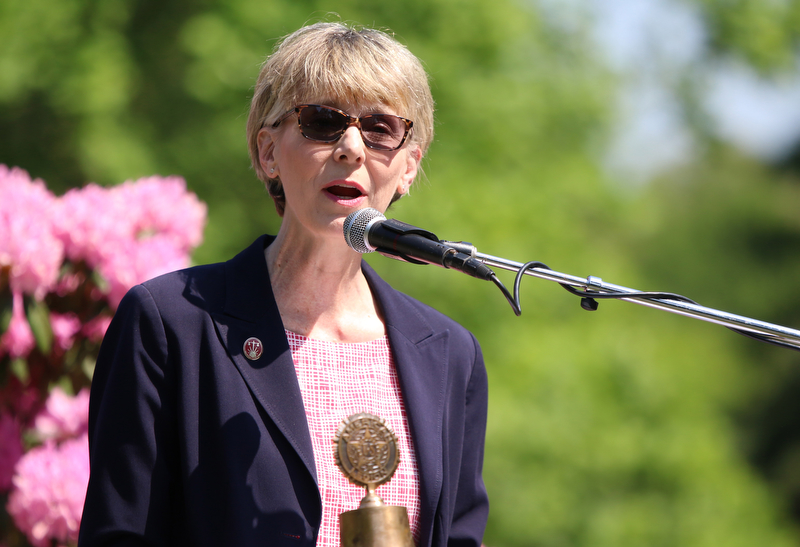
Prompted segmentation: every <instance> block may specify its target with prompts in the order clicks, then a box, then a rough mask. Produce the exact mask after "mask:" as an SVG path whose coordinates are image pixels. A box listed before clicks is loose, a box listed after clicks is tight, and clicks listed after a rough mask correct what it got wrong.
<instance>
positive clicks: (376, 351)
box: [286, 331, 420, 547]
mask: <svg viewBox="0 0 800 547" xmlns="http://www.w3.org/2000/svg"><path fill="white" fill-rule="evenodd" d="M286 336H287V337H288V339H289V347H290V348H291V350H292V358H293V359H294V365H295V370H296V371H297V379H298V380H299V382H300V391H301V393H302V394H303V404H304V405H305V409H306V418H307V419H308V429H309V431H310V432H311V442H312V444H313V447H314V462H315V463H316V466H317V477H318V479H319V488H320V493H321V495H322V524H321V526H320V530H319V536H318V538H317V546H318V547H339V545H340V543H339V514H340V513H342V512H344V511H350V510H353V509H358V505H359V503H360V502H361V498H363V497H364V494H365V492H364V489H363V488H360V487H358V486H355V485H354V484H352V483H350V482H349V481H348V480H347V479H346V478H345V476H344V475H342V473H341V471H339V468H338V467H337V466H336V460H335V457H334V444H333V439H334V437H335V436H336V431H337V429H338V428H339V424H341V422H342V420H343V419H344V418H346V417H348V416H351V415H353V414H357V413H359V412H369V413H370V414H375V415H376V416H380V417H381V418H383V419H384V420H385V421H386V425H387V426H389V428H390V429H391V430H392V431H394V434H395V435H396V436H397V441H398V448H399V452H400V464H399V466H398V468H397V471H396V472H395V474H394V476H393V477H392V480H391V481H389V482H388V483H386V484H384V485H382V486H379V487H378V488H377V490H376V493H377V494H378V495H379V496H380V497H381V498H383V501H384V503H386V505H402V506H405V507H406V508H407V509H408V519H409V523H410V525H411V534H412V536H413V537H414V541H415V543H418V542H419V511H420V500H419V471H418V469H417V460H416V457H415V456H414V449H413V448H414V447H413V444H412V441H411V432H410V431H409V428H408V420H407V418H406V411H405V407H404V405H403V399H402V396H401V393H400V384H399V383H398V380H397V371H396V370H395V367H394V361H393V359H392V354H391V351H390V349H389V339H388V338H387V337H386V336H383V337H382V338H378V339H377V340H371V341H369V342H361V343H356V344H342V343H336V342H326V341H322V340H315V339H312V338H307V337H305V336H301V335H299V334H295V333H293V332H290V331H286Z"/></svg>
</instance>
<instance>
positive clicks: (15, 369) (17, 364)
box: [10, 357, 30, 385]
mask: <svg viewBox="0 0 800 547" xmlns="http://www.w3.org/2000/svg"><path fill="white" fill-rule="evenodd" d="M10 368H11V373H12V374H13V375H14V376H16V377H17V379H18V380H19V381H20V382H22V383H23V385H24V384H27V383H28V380H29V379H30V374H29V373H28V362H27V361H26V360H25V359H23V358H22V357H17V358H16V359H12V361H11V367H10Z"/></svg>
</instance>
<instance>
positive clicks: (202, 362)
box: [79, 236, 488, 547]
mask: <svg viewBox="0 0 800 547" xmlns="http://www.w3.org/2000/svg"><path fill="white" fill-rule="evenodd" d="M271 241H272V238H270V237H268V236H262V237H261V238H259V239H258V240H256V242H255V243H253V244H252V245H251V246H250V247H249V248H247V249H246V250H244V251H243V252H242V253H240V254H239V255H237V256H236V257H234V258H233V259H232V260H230V261H228V262H225V263H221V264H213V265H208V266H198V267H195V268H190V269H187V270H183V271H180V272H175V273H171V274H167V275H165V276H162V277H159V278H156V279H154V280H151V281H148V282H146V283H144V284H143V285H139V286H137V287H134V288H133V289H132V290H131V291H130V292H129V293H128V295H127V296H126V297H125V298H124V299H123V301H122V303H121V304H120V307H119V309H118V311H117V313H116V315H115V317H114V320H113V321H112V323H111V326H110V327H109V330H108V333H107V334H106V337H105V339H104V341H103V345H102V348H101V351H100V356H99V358H98V361H97V368H96V370H95V375H94V379H93V384H92V391H91V403H90V410H89V438H90V441H89V442H90V453H91V477H90V479H89V488H88V492H87V497H86V504H85V507H84V513H83V520H82V523H81V531H80V541H79V545H80V546H81V547H92V546H98V545H152V546H176V545H192V546H206V545H207V546H209V547H211V546H213V547H221V546H228V545H231V546H238V547H246V546H259V547H261V546H275V545H287V546H293V547H300V546H312V545H314V544H315V541H316V535H317V531H318V529H319V523H320V519H321V515H322V506H321V501H320V494H319V489H318V487H317V483H316V480H317V478H316V477H317V474H316V469H315V465H314V455H313V453H312V448H311V438H310V435H309V432H308V425H307V423H306V418H305V412H304V409H303V400H302V397H301V394H300V388H299V385H298V381H297V376H296V374H295V370H294V364H293V362H292V356H291V351H290V350H289V344H288V342H287V340H286V335H285V332H284V327H283V324H282V322H281V319H280V315H279V313H278V308H277V305H276V303H275V299H274V297H273V294H272V289H271V287H270V284H269V273H268V271H267V266H266V261H265V259H264V253H263V250H264V248H265V247H266V246H267V245H269V243H270V242H271ZM363 271H364V274H365V275H366V277H367V280H368V282H369V284H370V287H371V289H372V291H373V294H374V295H375V296H376V300H377V302H378V304H379V306H380V309H381V311H382V313H383V316H384V318H385V321H386V328H387V332H388V336H389V342H390V346H391V350H392V354H393V356H394V361H395V365H396V367H397V374H398V377H399V381H400V386H401V389H402V393H403V398H404V402H405V406H406V410H407V413H408V419H409V425H410V430H411V434H412V436H413V440H414V447H415V451H416V455H417V462H418V466H419V471H420V482H421V484H420V495H421V503H422V507H421V514H420V529H421V540H420V544H421V545H420V547H422V546H430V545H434V546H442V545H453V546H456V545H459V546H461V545H463V546H465V547H466V546H477V545H479V544H480V542H481V540H482V536H483V531H484V527H485V524H486V519H487V516H488V501H487V496H486V490H485V488H484V484H483V479H482V477H481V468H482V464H483V447H484V435H485V429H486V407H487V383H486V370H485V368H484V364H483V358H482V355H481V352H480V347H479V346H478V343H477V341H476V340H475V338H474V337H473V336H472V334H470V333H469V332H468V331H467V330H465V329H464V328H463V327H461V326H459V325H458V324H457V323H455V322H454V321H452V320H451V319H449V318H447V317H445V316H444V315H442V314H441V313H439V312H437V311H435V310H433V309H432V308H430V307H428V306H426V305H424V304H421V303H420V302H418V301H416V300H414V299H412V298H410V297H408V296H406V295H404V294H401V293H399V292H397V291H395V290H394V289H392V288H391V287H390V286H389V285H388V284H386V283H385V282H384V281H383V280H381V279H380V278H379V277H378V276H377V274H375V272H374V271H373V270H372V269H371V268H370V267H369V266H367V265H366V263H364V265H363ZM251 336H254V337H257V338H259V339H260V340H261V341H262V342H263V345H264V353H263V355H262V356H261V358H260V359H258V360H256V361H251V360H248V359H247V358H246V357H245V356H244V354H243V344H244V342H245V340H247V339H248V338H250V337H251ZM364 410H365V411H369V409H364ZM342 418H344V416H343V417H342ZM331 448H333V445H332V444H331Z"/></svg>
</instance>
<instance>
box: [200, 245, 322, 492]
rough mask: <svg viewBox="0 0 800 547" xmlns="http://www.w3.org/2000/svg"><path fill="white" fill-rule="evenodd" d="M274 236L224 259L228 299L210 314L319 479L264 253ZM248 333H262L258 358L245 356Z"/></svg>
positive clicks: (244, 372)
mask: <svg viewBox="0 0 800 547" xmlns="http://www.w3.org/2000/svg"><path fill="white" fill-rule="evenodd" d="M273 239H274V238H271V237H269V236H261V237H260V238H258V239H257V240H256V241H255V242H254V243H253V244H252V245H250V246H249V247H248V248H247V249H245V250H244V251H242V252H241V253H239V254H238V255H236V256H235V257H234V258H232V259H231V260H229V261H228V262H226V263H225V264H224V268H225V303H224V306H223V310H222V312H220V313H212V314H211V315H212V318H213V320H214V322H215V324H216V327H217V330H218V332H219V335H220V338H221V339H222V342H223V344H225V347H226V349H227V351H228V354H229V355H230V356H231V359H232V360H233V362H234V364H235V365H236V367H237V368H238V369H239V372H240V373H241V375H242V377H243V378H244V381H245V382H246V383H247V385H248V387H249V388H250V391H251V392H252V393H253V395H254V397H255V399H256V400H257V401H258V403H259V404H260V405H261V406H262V407H263V409H264V410H265V411H266V413H267V414H268V415H269V416H270V418H271V419H272V421H273V422H274V423H275V425H276V426H277V427H278V429H279V430H280V431H281V433H282V434H283V435H284V437H286V439H287V440H288V441H289V443H290V444H291V445H292V447H293V448H294V449H295V451H296V452H297V454H298V455H299V456H300V458H301V460H302V461H303V463H304V464H305V466H306V467H307V468H308V470H309V473H310V474H311V476H312V477H313V478H314V480H315V481H316V479H317V473H316V466H315V465H314V451H313V448H312V444H311V435H310V433H309V431H308V423H307V421H306V414H305V408H304V407H303V397H302V395H301V393H300V385H299V384H298V382H297V375H296V373H295V368H294V362H293V361H292V353H291V350H290V349H289V342H288V341H287V339H286V334H285V331H284V327H283V322H282V321H281V318H280V313H279V312H278V305H277V304H276V302H275V297H274V295H273V293H272V287H271V286H270V283H269V272H268V270H267V263H266V259H265V258H264V248H265V247H266V246H267V245H269V243H271V242H272V240H273ZM249 338H257V339H258V340H259V341H260V342H261V343H262V346H263V349H262V354H261V356H260V357H259V358H258V359H256V360H251V359H248V358H247V357H245V355H244V344H245V341H247V340H248V339H249Z"/></svg>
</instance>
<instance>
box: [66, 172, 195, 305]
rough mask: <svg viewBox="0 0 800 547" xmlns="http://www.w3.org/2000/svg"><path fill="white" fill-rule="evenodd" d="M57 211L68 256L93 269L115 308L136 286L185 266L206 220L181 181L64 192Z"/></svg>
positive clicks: (155, 179)
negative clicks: (105, 287) (103, 280)
mask: <svg viewBox="0 0 800 547" xmlns="http://www.w3.org/2000/svg"><path fill="white" fill-rule="evenodd" d="M60 206H61V207H62V208H63V215H62V218H63V220H62V221H61V222H60V223H59V224H58V225H57V233H58V234H59V237H60V238H61V240H62V241H63V242H64V246H65V249H66V254H67V256H68V257H69V258H70V259H71V260H73V261H78V260H84V261H86V263H87V264H88V265H89V266H90V267H91V268H95V269H97V271H98V272H99V273H100V275H101V276H103V278H104V279H105V280H106V281H107V282H108V284H109V301H110V303H111V305H112V306H114V307H116V305H117V304H118V303H119V301H120V300H121V299H122V296H123V295H124V294H125V293H126V292H127V291H128V290H129V289H130V288H131V287H133V286H134V285H136V284H137V283H141V282H143V281H146V280H147V279H150V278H152V277H155V276H157V275H160V274H162V273H166V272H169V271H172V270H177V269H180V268H184V267H186V266H187V265H188V264H189V252H190V251H191V249H192V248H194V247H196V246H197V245H199V244H200V242H201V241H202V236H203V227H204V226H205V219H206V206H205V204H203V203H202V202H201V201H200V200H198V199H197V196H195V195H194V194H193V193H191V192H188V191H187V190H186V183H185V182H184V180H183V179H182V178H180V177H166V178H163V177H149V178H143V179H139V180H137V181H129V182H126V183H124V184H121V185H119V186H115V187H112V188H102V187H100V186H97V185H95V184H90V185H88V186H86V187H84V188H82V189H75V190H71V191H69V192H67V194H66V195H64V197H63V198H62V200H61V204H60Z"/></svg>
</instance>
